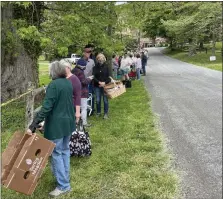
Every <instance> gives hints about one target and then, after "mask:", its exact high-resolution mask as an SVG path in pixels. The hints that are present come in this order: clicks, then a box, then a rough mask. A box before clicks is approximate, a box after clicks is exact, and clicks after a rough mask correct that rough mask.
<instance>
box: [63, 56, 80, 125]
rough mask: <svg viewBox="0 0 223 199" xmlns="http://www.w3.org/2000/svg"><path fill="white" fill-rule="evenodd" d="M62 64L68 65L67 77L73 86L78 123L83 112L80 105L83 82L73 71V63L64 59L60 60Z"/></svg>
mask: <svg viewBox="0 0 223 199" xmlns="http://www.w3.org/2000/svg"><path fill="white" fill-rule="evenodd" d="M60 63H61V64H64V65H66V66H67V67H66V77H67V79H69V80H70V81H71V83H72V86H73V102H74V111H75V116H76V123H78V121H79V119H80V117H81V114H80V106H81V82H80V80H79V79H78V77H77V76H76V75H74V74H72V73H71V69H72V66H71V64H70V63H69V62H68V61H66V60H64V59H62V60H60Z"/></svg>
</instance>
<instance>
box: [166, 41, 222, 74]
mask: <svg viewBox="0 0 223 199" xmlns="http://www.w3.org/2000/svg"><path fill="white" fill-rule="evenodd" d="M221 47H222V45H221V42H217V43H216V53H215V54H216V61H210V56H212V53H211V49H209V50H208V53H207V54H206V53H205V52H204V51H202V52H201V53H200V52H197V54H196V55H194V56H192V57H189V56H188V53H187V52H182V51H180V50H175V51H170V50H169V49H166V50H165V54H166V55H168V56H170V57H172V58H175V59H179V60H181V61H184V62H187V63H190V64H194V65H197V66H202V67H206V68H210V69H213V70H218V71H222V55H221Z"/></svg>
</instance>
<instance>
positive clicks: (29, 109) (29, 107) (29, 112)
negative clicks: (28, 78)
mask: <svg viewBox="0 0 223 199" xmlns="http://www.w3.org/2000/svg"><path fill="white" fill-rule="evenodd" d="M28 89H29V90H32V89H33V86H32V83H31V82H29V85H28ZM33 110H34V95H33V91H31V92H30V93H28V94H27V96H26V115H25V129H28V128H29V125H30V124H31V122H32V121H33Z"/></svg>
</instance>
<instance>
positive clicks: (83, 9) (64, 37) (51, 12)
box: [41, 2, 117, 57]
mask: <svg viewBox="0 0 223 199" xmlns="http://www.w3.org/2000/svg"><path fill="white" fill-rule="evenodd" d="M44 17H45V21H44V22H43V23H42V24H41V26H42V36H43V39H42V47H43V48H44V52H46V53H47V54H49V55H50V56H51V57H64V56H66V55H67V54H68V48H69V54H71V53H79V54H80V53H81V51H82V49H83V47H84V46H85V45H86V44H88V43H93V44H94V45H95V46H96V47H97V48H102V49H104V52H106V53H107V54H112V52H113V51H114V50H115V48H116V45H115V43H116V42H117V40H116V38H115V37H114V34H113V32H112V31H110V29H111V30H112V27H114V26H115V25H116V20H117V17H116V13H115V5H114V2H51V3H47V4H46V9H45V13H44ZM109 27H111V28H109ZM71 49H74V50H76V52H71V51H70V50H71Z"/></svg>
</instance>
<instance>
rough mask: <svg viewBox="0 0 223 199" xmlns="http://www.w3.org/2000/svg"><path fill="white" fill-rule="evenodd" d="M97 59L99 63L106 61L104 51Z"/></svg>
mask: <svg viewBox="0 0 223 199" xmlns="http://www.w3.org/2000/svg"><path fill="white" fill-rule="evenodd" d="M96 60H97V62H98V63H99V64H103V63H105V62H106V58H105V56H104V55H103V54H102V53H99V54H98V55H97V57H96Z"/></svg>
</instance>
